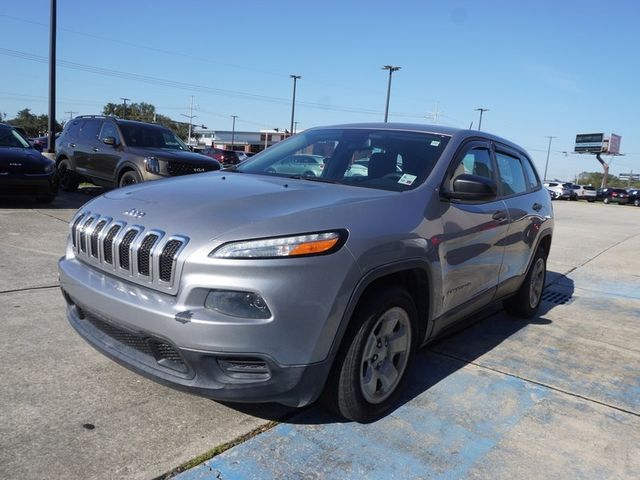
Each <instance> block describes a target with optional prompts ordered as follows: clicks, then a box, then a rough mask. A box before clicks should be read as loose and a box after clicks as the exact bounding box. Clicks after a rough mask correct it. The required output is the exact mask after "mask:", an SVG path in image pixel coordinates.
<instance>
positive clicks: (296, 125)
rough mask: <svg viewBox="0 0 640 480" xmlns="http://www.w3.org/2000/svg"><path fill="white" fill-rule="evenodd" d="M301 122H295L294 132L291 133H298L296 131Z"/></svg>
mask: <svg viewBox="0 0 640 480" xmlns="http://www.w3.org/2000/svg"><path fill="white" fill-rule="evenodd" d="M299 123H300V122H293V132H291V133H293V134H294V135H295V134H296V132H297V131H298V124H299Z"/></svg>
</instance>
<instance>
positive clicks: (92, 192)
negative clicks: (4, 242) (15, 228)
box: [0, 185, 109, 210]
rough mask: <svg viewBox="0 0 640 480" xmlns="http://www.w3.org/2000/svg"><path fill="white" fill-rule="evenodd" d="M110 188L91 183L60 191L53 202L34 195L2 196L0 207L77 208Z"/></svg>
mask: <svg viewBox="0 0 640 480" xmlns="http://www.w3.org/2000/svg"><path fill="white" fill-rule="evenodd" d="M108 190H109V189H107V188H104V187H97V186H95V185H90V186H86V187H80V188H79V189H78V190H77V191H76V192H73V193H70V192H62V191H60V192H58V195H57V196H56V198H55V199H54V200H53V201H52V202H51V203H42V202H37V201H36V200H35V197H32V196H27V195H24V196H0V208H10V209H31V208H39V209H46V210H56V209H58V210H60V209H74V210H77V209H78V208H80V207H81V206H82V205H84V204H85V203H87V202H88V201H89V200H91V199H93V198H94V197H97V196H98V195H102V194H103V193H105V192H107V191H108Z"/></svg>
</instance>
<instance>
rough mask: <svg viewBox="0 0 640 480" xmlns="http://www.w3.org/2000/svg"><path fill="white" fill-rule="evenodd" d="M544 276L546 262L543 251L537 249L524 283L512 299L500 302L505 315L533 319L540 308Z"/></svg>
mask: <svg viewBox="0 0 640 480" xmlns="http://www.w3.org/2000/svg"><path fill="white" fill-rule="evenodd" d="M546 274H547V260H546V258H545V254H544V250H543V249H542V248H540V247H538V250H537V251H536V254H535V256H534V257H533V262H532V263H531V266H530V267H529V271H528V272H527V276H526V277H525V279H524V282H522V285H521V286H520V288H519V289H518V291H517V292H516V294H515V295H514V296H513V297H510V298H508V299H506V300H505V301H504V302H502V303H503V305H504V309H505V310H506V311H507V313H509V314H511V315H514V316H516V317H520V318H531V317H533V316H534V315H535V314H536V313H537V312H538V309H539V308H540V302H541V301H542V291H543V290H544V281H545V277H546Z"/></svg>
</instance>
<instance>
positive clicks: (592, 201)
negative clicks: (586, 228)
mask: <svg viewBox="0 0 640 480" xmlns="http://www.w3.org/2000/svg"><path fill="white" fill-rule="evenodd" d="M587 202H589V203H594V202H595V199H593V200H587Z"/></svg>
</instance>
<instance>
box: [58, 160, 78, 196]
mask: <svg viewBox="0 0 640 480" xmlns="http://www.w3.org/2000/svg"><path fill="white" fill-rule="evenodd" d="M69 167H70V163H69V160H67V159H66V158H65V159H63V160H60V162H58V166H57V175H58V186H59V188H60V190H62V191H64V192H75V191H76V190H77V189H78V185H79V184H80V181H79V179H78V178H77V177H76V175H75V173H74V171H73V170H72V169H71V168H69Z"/></svg>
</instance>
